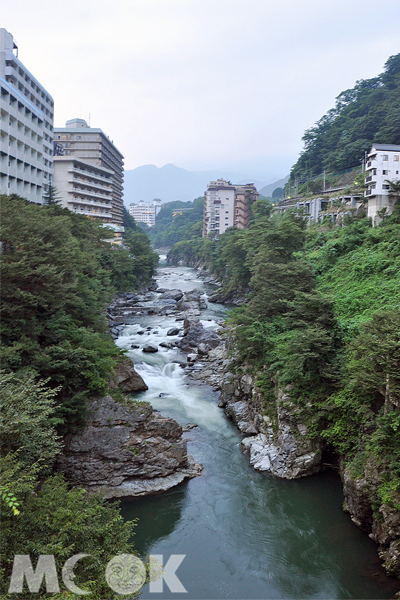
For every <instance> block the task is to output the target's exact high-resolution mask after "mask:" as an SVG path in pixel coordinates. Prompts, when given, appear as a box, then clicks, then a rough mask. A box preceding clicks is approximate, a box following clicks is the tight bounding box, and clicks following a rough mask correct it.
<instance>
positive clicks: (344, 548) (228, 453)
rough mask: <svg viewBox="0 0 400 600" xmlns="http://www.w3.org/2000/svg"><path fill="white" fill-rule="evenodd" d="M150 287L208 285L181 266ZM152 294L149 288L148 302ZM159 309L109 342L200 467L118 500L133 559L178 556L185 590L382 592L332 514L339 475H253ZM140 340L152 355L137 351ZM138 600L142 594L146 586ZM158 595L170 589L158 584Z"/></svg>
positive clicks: (210, 320)
mask: <svg viewBox="0 0 400 600" xmlns="http://www.w3.org/2000/svg"><path fill="white" fill-rule="evenodd" d="M158 283H159V285H160V287H161V288H165V289H167V288H170V289H177V288H178V289H181V290H182V292H184V293H186V292H188V291H189V290H192V289H193V288H199V289H200V291H201V293H202V294H204V292H206V291H207V288H208V286H207V285H205V284H204V283H203V281H202V280H200V279H198V277H197V274H196V272H195V271H194V270H193V269H190V268H186V267H163V268H161V269H160V270H159V273H158ZM208 291H209V292H210V291H211V290H210V289H209V288H208ZM158 297H159V296H157V295H156V294H153V296H151V295H149V296H148V300H147V301H148V302H149V305H150V304H151V303H152V302H156V301H157V298H158ZM203 301H206V297H205V296H203ZM169 310H171V309H168V308H166V309H164V311H162V312H164V315H160V314H150V315H148V314H143V312H144V311H143V312H142V314H140V315H130V316H129V317H126V320H125V322H126V324H125V326H123V327H122V326H121V327H120V333H119V337H118V338H117V340H116V343H117V345H118V346H119V347H121V348H125V349H127V350H128V356H129V357H130V358H132V359H133V361H134V363H135V368H136V370H137V372H138V373H139V374H140V375H141V376H142V377H143V379H144V380H145V382H146V384H147V386H148V388H149V389H148V390H147V391H144V392H141V393H140V394H139V395H138V396H136V397H135V398H136V399H137V400H138V401H139V402H142V401H144V402H149V403H150V404H151V406H152V407H153V408H154V409H155V410H156V411H160V413H161V415H162V417H165V418H171V417H172V418H173V419H175V420H176V421H177V422H178V423H179V424H180V425H181V426H183V428H184V429H185V426H187V425H188V423H189V424H190V428H189V430H188V431H187V432H185V433H184V438H185V439H186V440H187V444H188V451H189V453H190V454H191V455H193V457H194V460H195V462H196V463H201V464H202V465H203V467H204V470H203V473H202V474H201V475H200V476H199V477H196V478H194V479H190V480H189V481H187V482H186V483H185V482H184V483H181V484H180V485H178V486H176V487H173V488H171V489H170V490H169V491H167V492H164V493H163V494H160V495H151V496H147V497H146V498H129V499H128V498H126V499H124V500H123V502H122V510H123V514H124V516H125V517H126V518H128V519H131V518H138V524H137V527H136V535H135V546H136V549H137V550H138V552H139V553H140V555H142V556H145V555H146V554H148V553H151V554H162V555H163V557H164V561H165V562H166V561H167V558H168V557H169V555H171V554H173V553H175V554H185V555H186V557H185V560H184V561H183V562H182V565H181V566H180V567H179V571H178V576H179V578H180V580H181V581H182V583H183V585H184V586H185V588H186V589H187V590H188V597H190V598H210V599H211V598H244V597H246V598H284V597H292V598H301V597H308V598H313V597H315V598H317V597H328V598H343V597H353V598H389V597H391V596H392V595H393V594H394V593H395V592H396V591H398V587H399V586H398V581H397V580H396V579H392V578H389V577H387V575H386V574H385V572H384V570H383V569H382V567H381V566H380V562H379V559H378V556H377V553H376V546H375V544H374V543H373V542H372V541H371V540H370V539H368V536H367V535H366V534H365V533H364V532H362V531H361V530H359V529H358V528H357V527H356V526H355V525H354V524H353V523H352V522H351V520H350V517H349V515H348V514H346V513H344V512H343V511H342V507H341V505H342V503H343V493H342V486H341V482H340V478H339V476H338V474H337V473H335V472H334V471H331V470H327V471H324V472H322V473H320V474H317V475H314V476H311V477H307V478H301V479H294V480H291V481H288V480H283V479H278V478H275V477H273V476H271V475H269V474H264V473H260V472H257V471H255V470H254V469H253V468H252V467H251V466H250V464H249V458H248V456H246V454H244V453H243V451H242V448H241V437H242V436H241V434H240V433H239V431H238V429H237V428H236V427H235V426H234V425H233V423H232V421H230V420H228V419H227V417H226V416H225V414H224V412H223V411H222V409H221V408H220V407H219V406H218V403H219V401H220V397H219V394H218V393H217V392H215V391H213V389H212V388H211V387H210V386H208V385H207V384H204V383H202V382H201V380H204V377H203V376H202V375H201V374H200V375H198V377H199V379H200V381H199V379H196V377H197V375H196V373H199V369H200V368H201V365H199V364H198V362H197V361H196V362H194V363H193V364H192V366H186V367H185V368H183V367H182V366H180V365H182V364H184V363H186V364H187V359H186V357H185V355H183V354H182V353H181V351H180V350H179V349H178V348H176V347H171V345H173V344H174V343H176V342H179V340H180V339H182V338H180V336H179V334H178V335H167V332H168V331H171V329H173V328H176V327H179V328H180V334H182V325H183V321H182V320H181V321H176V320H175V319H176V318H177V315H176V314H174V312H173V311H171V312H170V313H169V314H165V312H166V311H169ZM139 312H141V311H139ZM224 313H225V308H224V307H222V306H220V305H217V304H213V305H211V304H209V305H208V306H207V308H205V309H203V310H201V314H200V320H201V323H202V324H203V326H204V327H205V329H206V330H215V329H217V327H218V323H219V322H220V320H221V318H222V317H223V316H224ZM192 316H196V315H192ZM178 318H179V319H183V315H181V316H178ZM144 343H146V344H148V343H151V344H152V345H153V346H155V347H157V348H158V351H157V352H153V353H143V351H142V348H143V346H144ZM160 344H162V345H161V346H160ZM132 346H133V347H132ZM168 346H169V347H168ZM212 352H214V353H217V350H212V351H211V353H212ZM198 358H200V357H198ZM217 360H219V361H221V362H222V360H223V359H222V358H219V359H217ZM200 362H202V360H201V359H200ZM203 366H205V368H206V369H207V363H205V365H203ZM208 369H209V371H210V368H209V367H208ZM211 370H212V369H211ZM189 373H191V374H192V375H193V376H194V377H191V376H190V375H189ZM193 425H196V427H193ZM249 433H251V432H249ZM142 597H143V598H150V597H151V595H149V592H148V591H147V590H146V589H145V590H144V591H143V595H142ZM164 597H165V598H169V597H171V598H172V597H174V595H173V594H172V593H169V592H168V590H167V589H164Z"/></svg>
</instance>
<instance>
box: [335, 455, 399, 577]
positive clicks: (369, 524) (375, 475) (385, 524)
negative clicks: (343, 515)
mask: <svg viewBox="0 0 400 600" xmlns="http://www.w3.org/2000/svg"><path fill="white" fill-rule="evenodd" d="M340 475H341V478H342V482H343V493H344V497H345V502H344V505H343V508H344V510H346V511H347V512H349V513H350V516H351V520H352V521H353V523H355V524H356V525H358V527H361V529H364V531H366V532H367V533H368V534H369V537H370V538H371V539H372V540H374V542H376V543H377V544H378V554H379V557H380V559H381V560H382V562H383V566H384V567H385V569H386V570H387V571H388V572H389V573H391V574H392V575H395V576H397V577H399V578H400V512H399V510H398V509H396V508H394V507H393V506H389V505H387V504H380V502H377V494H376V490H377V488H378V486H379V484H380V483H381V476H380V469H379V465H377V464H376V463H375V461H374V459H373V458H372V457H371V458H370V459H369V460H368V461H367V464H366V465H365V468H364V474H363V475H362V476H358V477H355V476H354V474H352V472H351V469H350V467H349V466H346V465H345V463H344V462H343V461H342V462H341V467H340ZM397 502H398V504H400V493H398V494H397Z"/></svg>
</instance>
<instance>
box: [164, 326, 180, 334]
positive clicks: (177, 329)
mask: <svg viewBox="0 0 400 600" xmlns="http://www.w3.org/2000/svg"><path fill="white" fill-rule="evenodd" d="M179 332H180V329H179V327H171V329H168V331H167V335H178V333H179Z"/></svg>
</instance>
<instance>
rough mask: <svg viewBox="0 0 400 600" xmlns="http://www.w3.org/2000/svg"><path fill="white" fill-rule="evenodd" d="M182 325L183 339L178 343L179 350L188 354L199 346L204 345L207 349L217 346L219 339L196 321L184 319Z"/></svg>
mask: <svg viewBox="0 0 400 600" xmlns="http://www.w3.org/2000/svg"><path fill="white" fill-rule="evenodd" d="M183 325H184V331H183V337H182V339H181V340H180V341H179V342H178V346H179V347H180V348H181V350H184V351H185V352H190V351H192V350H193V349H194V348H197V347H198V346H199V344H206V345H207V346H208V347H209V349H211V348H216V347H217V346H219V344H220V342H221V339H220V337H219V336H218V335H217V334H216V333H215V332H214V331H206V330H205V329H204V327H203V325H202V324H201V323H200V321H199V320H198V319H185V320H184V323H183Z"/></svg>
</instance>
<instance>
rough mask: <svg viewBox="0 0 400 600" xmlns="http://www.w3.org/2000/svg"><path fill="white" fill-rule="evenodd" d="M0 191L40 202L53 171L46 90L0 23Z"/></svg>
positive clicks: (50, 100) (50, 103) (50, 114)
mask: <svg viewBox="0 0 400 600" xmlns="http://www.w3.org/2000/svg"><path fill="white" fill-rule="evenodd" d="M0 88H1V94H0V117H1V120H0V192H1V193H2V194H18V195H19V196H22V197H23V198H27V199H28V200H30V201H31V202H36V203H38V204H42V203H43V195H44V194H45V192H46V188H47V186H48V185H49V183H51V177H52V174H53V113H54V102H53V98H52V97H51V96H50V94H49V93H48V92H47V91H46V90H45V88H44V87H43V86H42V85H41V84H40V83H39V82H38V80H37V79H36V78H35V77H34V76H33V75H32V74H31V73H30V72H29V71H28V69H27V68H26V67H25V66H24V65H23V64H22V63H21V61H20V60H19V58H18V47H17V44H16V43H15V41H14V39H13V36H12V35H11V33H8V31H6V29H4V28H0Z"/></svg>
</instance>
